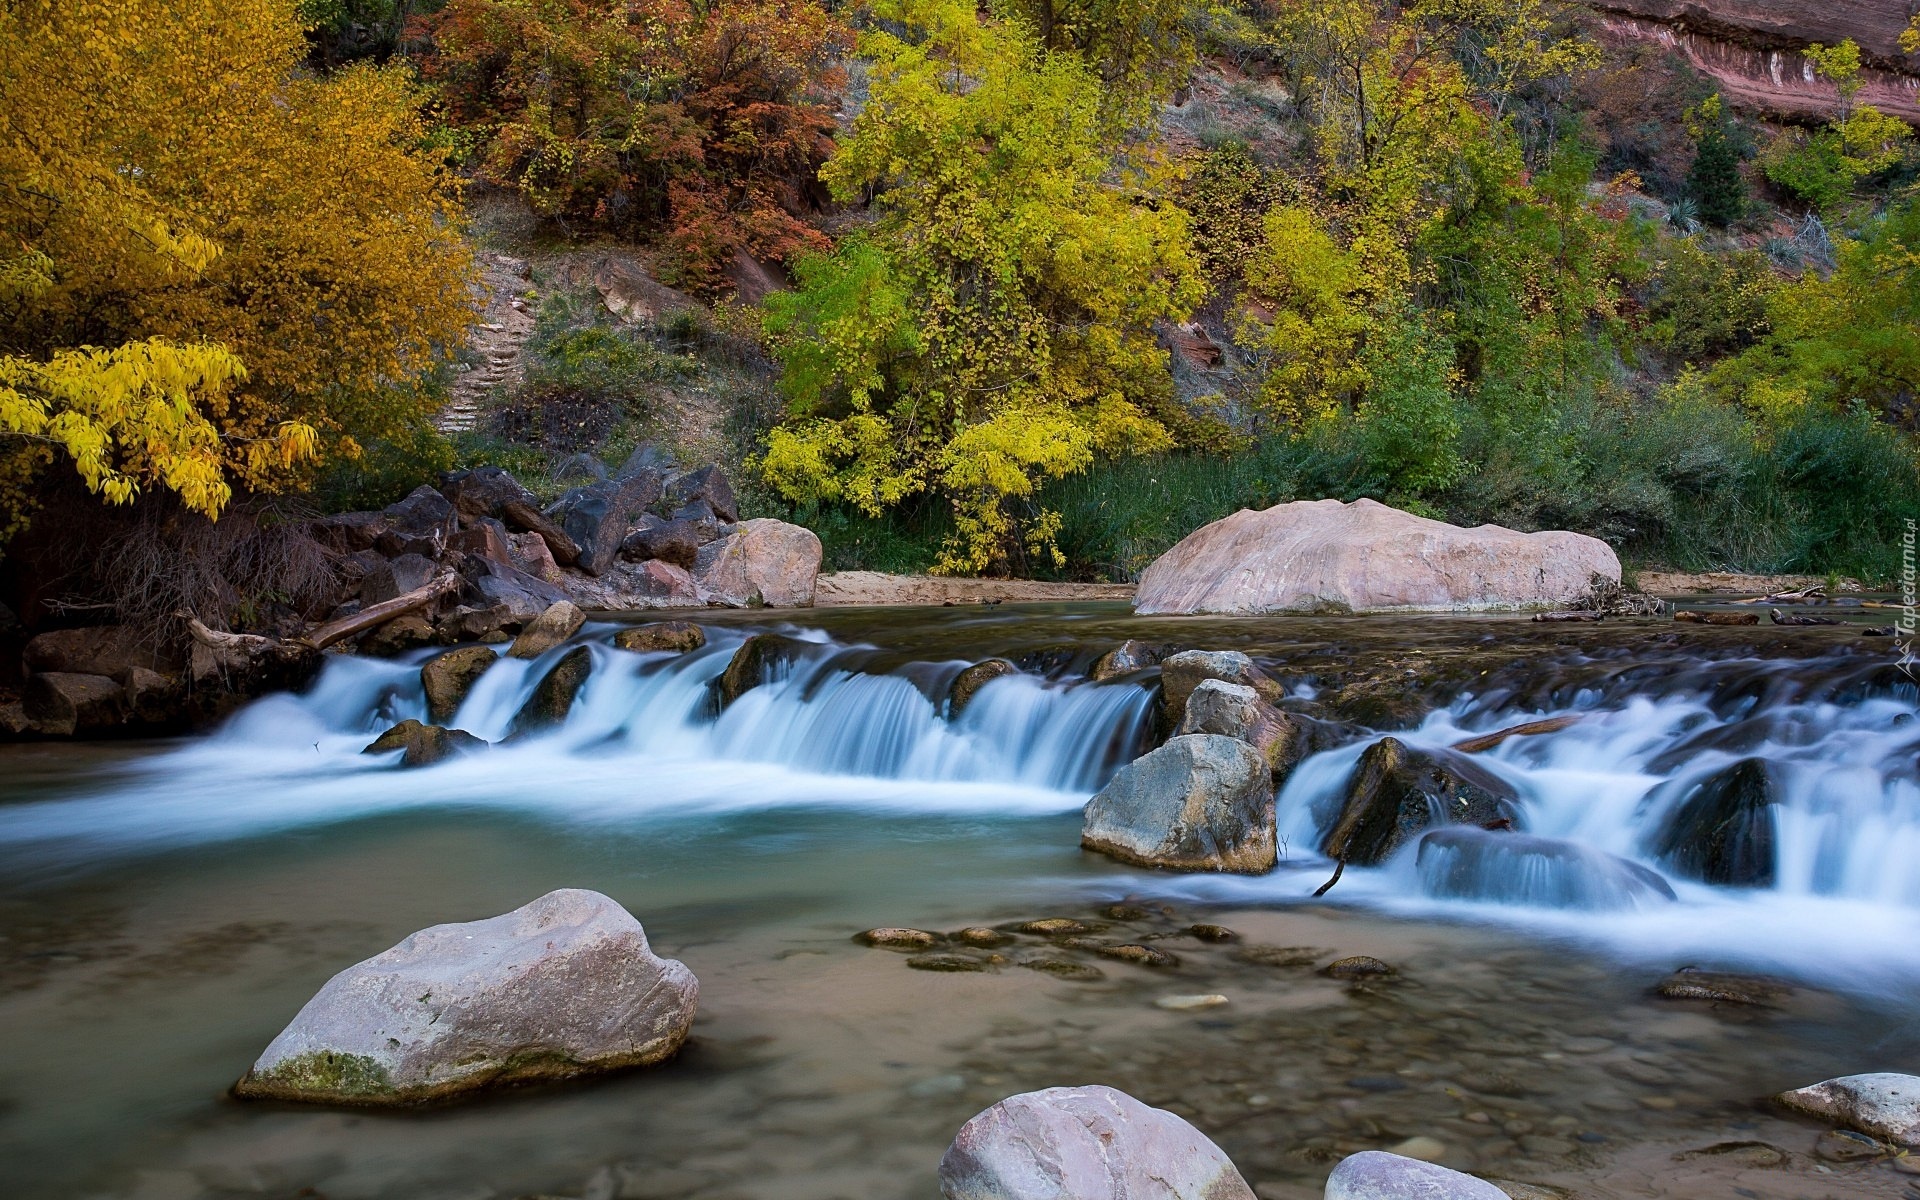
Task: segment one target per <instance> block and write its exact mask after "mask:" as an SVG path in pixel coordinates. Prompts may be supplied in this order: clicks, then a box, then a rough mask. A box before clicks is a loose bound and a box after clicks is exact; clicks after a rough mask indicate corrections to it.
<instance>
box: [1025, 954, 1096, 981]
mask: <svg viewBox="0 0 1920 1200" xmlns="http://www.w3.org/2000/svg"><path fill="white" fill-rule="evenodd" d="M1020 965H1021V966H1023V967H1025V968H1026V969H1027V970H1029V971H1038V972H1040V973H1041V974H1042V975H1051V976H1053V977H1054V978H1055V979H1072V980H1077V981H1080V982H1091V981H1093V980H1095V979H1105V978H1106V977H1107V973H1106V972H1105V971H1102V970H1101V969H1100V968H1099V967H1096V966H1093V965H1092V964H1090V963H1079V962H1074V961H1072V960H1070V959H1065V958H1030V959H1027V960H1026V961H1024V962H1022V963H1021V964H1020Z"/></svg>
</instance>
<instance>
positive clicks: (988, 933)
mask: <svg viewBox="0 0 1920 1200" xmlns="http://www.w3.org/2000/svg"><path fill="white" fill-rule="evenodd" d="M953 940H954V941H956V942H959V943H960V944H961V945H963V946H980V947H983V948H986V949H989V950H991V949H993V948H994V947H996V946H1005V945H1007V944H1008V943H1010V942H1012V941H1013V935H1012V934H1008V933H1002V932H1000V931H999V930H998V929H988V928H987V927H986V926H984V925H969V926H967V927H966V928H965V929H962V930H958V931H957V932H955V933H954V935H953Z"/></svg>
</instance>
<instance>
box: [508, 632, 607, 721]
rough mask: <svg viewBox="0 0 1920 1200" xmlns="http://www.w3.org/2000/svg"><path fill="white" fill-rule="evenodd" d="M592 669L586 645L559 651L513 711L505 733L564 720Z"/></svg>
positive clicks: (589, 653)
mask: <svg viewBox="0 0 1920 1200" xmlns="http://www.w3.org/2000/svg"><path fill="white" fill-rule="evenodd" d="M592 673H593V654H592V652H591V651H589V650H588V649H587V648H586V647H585V646H575V647H574V648H573V649H571V650H569V651H567V652H566V653H565V654H563V655H561V657H560V661H559V662H557V663H555V664H553V668H552V669H551V670H549V671H548V672H547V673H546V674H545V675H543V676H541V677H540V682H539V683H537V684H535V685H534V687H533V694H532V695H531V696H528V697H527V702H526V703H525V704H522V705H521V706H520V711H519V712H517V713H515V714H514V715H513V723H512V725H510V726H509V727H508V729H507V736H509V737H520V736H523V735H525V734H529V733H538V732H540V731H542V730H545V729H551V728H553V727H554V726H556V725H560V724H563V723H565V721H566V719H567V714H568V713H570V712H572V711H573V701H574V698H575V697H576V696H578V695H579V694H580V689H581V687H582V686H584V685H585V684H586V682H587V676H588V675H590V674H592Z"/></svg>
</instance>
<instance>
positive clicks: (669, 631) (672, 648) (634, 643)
mask: <svg viewBox="0 0 1920 1200" xmlns="http://www.w3.org/2000/svg"><path fill="white" fill-rule="evenodd" d="M613 644H614V645H616V646H618V647H620V649H622V650H632V651H635V652H636V653H641V654H653V653H661V652H671V653H677V654H685V653H686V652H688V651H690V650H698V649H699V648H700V647H702V646H704V645H706V644H707V634H706V631H705V630H703V629H701V628H700V627H699V626H698V625H694V624H691V623H689V622H686V621H655V622H654V623H652V624H650V625H636V626H634V627H633V628H632V629H622V630H621V631H620V632H619V633H616V634H614V635H613Z"/></svg>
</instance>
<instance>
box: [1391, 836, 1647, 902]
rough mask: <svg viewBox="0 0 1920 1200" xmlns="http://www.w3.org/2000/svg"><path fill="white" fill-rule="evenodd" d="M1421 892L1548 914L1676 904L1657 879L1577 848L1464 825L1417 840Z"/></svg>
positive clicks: (1616, 860)
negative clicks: (1548, 910) (1538, 908)
mask: <svg viewBox="0 0 1920 1200" xmlns="http://www.w3.org/2000/svg"><path fill="white" fill-rule="evenodd" d="M1418 863H1419V871H1420V886H1421V888H1422V890H1424V891H1425V892H1426V893H1427V895H1429V896H1438V897H1443V898H1446V899H1456V900H1489V901H1495V902H1498V903H1502V904H1525V905H1535V906H1544V907H1548V908H1580V909H1594V910H1603V909H1627V908H1637V907H1640V906H1642V905H1648V904H1666V903H1670V902H1672V901H1673V900H1674V899H1676V897H1675V896H1674V894H1673V888H1672V886H1671V885H1670V884H1668V883H1667V881H1666V880H1665V879H1662V878H1661V877H1660V875H1659V873H1658V872H1655V871H1650V870H1648V869H1647V868H1646V867H1643V866H1641V865H1640V864H1639V863H1636V862H1630V861H1628V860H1627V859H1624V858H1618V857H1616V856H1614V855H1611V854H1607V853H1605V852H1604V851H1600V850H1594V849H1592V848H1590V847H1587V846H1582V845H1580V844H1578V843H1576V842H1565V841H1560V840H1558V839H1555V838H1542V837H1530V836H1528V835H1526V834H1522V833H1509V832H1495V831H1489V830H1485V829H1476V828H1474V827H1472V826H1470V825H1455V826H1449V827H1447V828H1445V829H1435V830H1432V831H1430V832H1428V833H1426V834H1423V835H1422V836H1421V838H1420V850H1419V858H1418Z"/></svg>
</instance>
